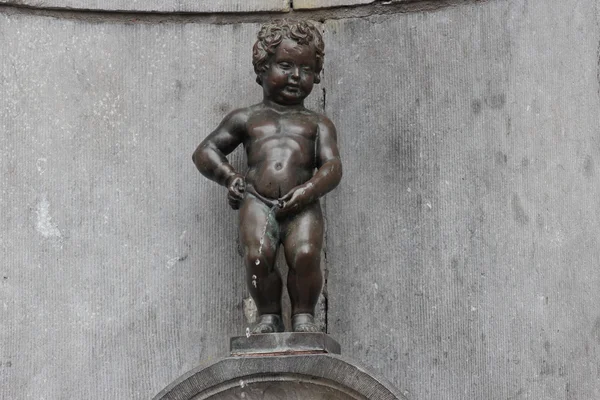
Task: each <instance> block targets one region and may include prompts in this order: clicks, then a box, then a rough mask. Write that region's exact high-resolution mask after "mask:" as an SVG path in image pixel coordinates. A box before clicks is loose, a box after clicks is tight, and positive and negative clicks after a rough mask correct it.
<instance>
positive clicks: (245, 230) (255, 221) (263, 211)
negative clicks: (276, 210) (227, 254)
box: [240, 196, 279, 252]
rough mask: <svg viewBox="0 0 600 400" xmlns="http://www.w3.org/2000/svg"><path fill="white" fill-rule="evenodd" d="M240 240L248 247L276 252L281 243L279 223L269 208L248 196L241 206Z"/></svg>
mask: <svg viewBox="0 0 600 400" xmlns="http://www.w3.org/2000/svg"><path fill="white" fill-rule="evenodd" d="M240 242H241V244H242V245H243V246H244V248H245V249H246V251H247V250H248V249H249V250H256V248H259V247H261V248H262V250H264V251H270V252H275V250H276V248H277V245H278V244H279V224H278V222H277V220H276V219H275V216H274V214H273V213H272V212H270V210H269V208H268V207H267V206H266V205H265V204H264V203H263V202H261V201H259V200H258V199H256V198H255V197H252V196H247V197H246V199H245V200H244V203H243V204H242V207H241V208H240Z"/></svg>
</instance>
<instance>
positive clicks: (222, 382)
mask: <svg viewBox="0 0 600 400" xmlns="http://www.w3.org/2000/svg"><path fill="white" fill-rule="evenodd" d="M209 399H210V400H229V399H232V400H233V399H244V400H263V399H264V400H267V399H268V400H279V399H286V400H304V399H311V400H346V399H354V400H367V399H368V400H396V399H402V400H405V397H404V396H402V395H401V394H400V393H398V392H397V390H396V389H394V388H393V387H392V386H391V385H390V384H388V383H387V382H384V381H382V380H381V379H378V378H375V377H374V376H373V375H372V374H370V373H369V372H367V370H366V369H364V368H363V367H360V366H358V365H356V364H354V363H352V362H350V361H349V360H347V359H344V358H343V357H341V356H337V355H333V354H310V355H289V356H255V357H229V358H225V359H222V360H219V361H217V362H216V363H214V364H212V365H209V366H208V367H199V368H196V369H194V370H192V371H190V372H188V373H187V374H185V375H184V376H182V377H181V378H179V379H177V380H176V381H175V382H173V383H172V384H171V385H169V386H168V387H167V388H166V389H165V390H163V391H162V392H161V393H160V394H159V395H157V396H156V397H155V400H209Z"/></svg>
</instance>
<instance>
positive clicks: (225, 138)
mask: <svg viewBox="0 0 600 400" xmlns="http://www.w3.org/2000/svg"><path fill="white" fill-rule="evenodd" d="M247 119H248V116H247V112H246V110H244V109H242V110H235V111H233V112H231V113H230V114H229V115H227V116H226V117H225V118H224V119H223V121H221V123H220V124H219V126H218V127H217V129H215V130H214V131H213V132H212V133H211V134H210V135H208V136H207V137H206V139H204V140H203V141H202V143H200V145H199V146H198V148H197V149H196V151H194V154H193V155H192V160H194V164H195V165H196V168H198V171H200V172H201V173H202V175H204V176H206V177H207V178H208V179H210V180H213V181H215V182H217V183H218V184H220V185H223V186H227V185H228V183H229V182H230V180H231V179H233V178H234V177H236V176H240V174H239V173H238V172H237V171H236V170H235V169H234V168H233V166H232V165H231V164H229V161H228V160H227V157H226V156H227V155H228V154H229V153H231V152H232V151H233V150H235V148H236V147H238V146H239V145H240V144H241V143H242V142H243V141H244V137H245V135H246V121H247Z"/></svg>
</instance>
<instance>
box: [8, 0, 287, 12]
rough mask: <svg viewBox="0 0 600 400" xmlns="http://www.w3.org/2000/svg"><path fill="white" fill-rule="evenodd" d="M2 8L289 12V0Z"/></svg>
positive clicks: (40, 2) (140, 0)
mask: <svg viewBox="0 0 600 400" xmlns="http://www.w3.org/2000/svg"><path fill="white" fill-rule="evenodd" d="M0 4H15V5H26V6H31V7H36V8H70V9H81V10H98V11H140V12H248V11H289V9H290V4H289V0H0Z"/></svg>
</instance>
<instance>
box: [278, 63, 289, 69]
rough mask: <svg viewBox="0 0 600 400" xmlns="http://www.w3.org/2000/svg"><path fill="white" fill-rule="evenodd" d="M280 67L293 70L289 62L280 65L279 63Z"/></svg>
mask: <svg viewBox="0 0 600 400" xmlns="http://www.w3.org/2000/svg"><path fill="white" fill-rule="evenodd" d="M279 66H280V67H281V68H283V69H289V68H291V67H292V65H291V64H290V63H288V62H285V61H284V62H280V63H279Z"/></svg>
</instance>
